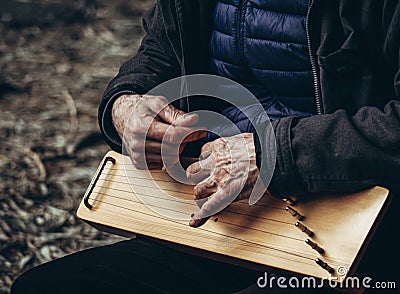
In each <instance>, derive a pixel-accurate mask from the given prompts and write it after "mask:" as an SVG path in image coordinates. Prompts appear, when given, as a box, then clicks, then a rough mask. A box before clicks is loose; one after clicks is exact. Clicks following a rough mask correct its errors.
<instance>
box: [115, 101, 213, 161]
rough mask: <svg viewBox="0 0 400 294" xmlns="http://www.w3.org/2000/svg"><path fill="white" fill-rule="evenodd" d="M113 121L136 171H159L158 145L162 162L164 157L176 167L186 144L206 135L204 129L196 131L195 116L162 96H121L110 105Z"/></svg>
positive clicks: (196, 119) (196, 116)
mask: <svg viewBox="0 0 400 294" xmlns="http://www.w3.org/2000/svg"><path fill="white" fill-rule="evenodd" d="M112 118H113V122H114V126H115V129H116V130H117V132H118V134H119V136H120V137H121V138H122V140H123V143H124V145H125V147H126V149H127V151H128V153H129V155H130V157H131V159H132V162H133V164H134V166H135V167H136V168H138V169H147V168H149V169H160V168H161V167H162V165H163V164H164V163H163V161H162V157H161V145H163V146H162V149H163V156H164V159H165V158H166V157H167V158H168V162H169V164H175V163H178V161H179V155H180V154H181V152H182V151H183V149H184V147H185V143H188V142H193V141H197V140H199V139H201V138H204V137H205V136H206V135H207V131H206V130H205V129H201V130H199V128H198V127H197V128H195V125H196V124H197V122H198V120H199V117H198V115H197V114H186V113H185V112H183V111H181V110H178V109H176V108H175V107H174V106H172V105H170V104H168V101H167V99H166V98H165V97H163V96H151V95H122V96H120V97H118V98H117V100H116V101H115V103H114V105H113V109H112ZM196 130H197V131H196ZM182 139H183V140H182ZM181 143H182V144H181ZM144 151H145V152H144Z"/></svg>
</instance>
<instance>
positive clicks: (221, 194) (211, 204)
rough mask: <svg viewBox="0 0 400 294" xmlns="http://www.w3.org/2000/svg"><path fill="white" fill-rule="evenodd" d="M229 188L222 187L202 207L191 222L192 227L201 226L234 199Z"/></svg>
mask: <svg viewBox="0 0 400 294" xmlns="http://www.w3.org/2000/svg"><path fill="white" fill-rule="evenodd" d="M229 196H230V195H229V192H228V190H225V189H221V190H219V191H218V192H217V193H215V195H214V196H212V197H210V198H209V199H208V200H207V201H206V202H205V203H204V204H203V205H202V207H201V208H200V211H199V212H198V213H197V214H195V215H194V216H193V217H192V219H191V220H190V222H189V225H190V226H191V227H195V228H197V227H199V226H201V225H203V224H204V223H205V222H206V221H207V219H208V218H210V217H211V216H213V215H214V214H216V213H218V212H220V211H221V210H223V209H224V208H226V207H227V206H228V205H229V204H230V203H231V202H232V201H231V199H230V198H232V197H229Z"/></svg>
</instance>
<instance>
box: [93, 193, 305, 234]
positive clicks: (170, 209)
mask: <svg viewBox="0 0 400 294" xmlns="http://www.w3.org/2000/svg"><path fill="white" fill-rule="evenodd" d="M112 190H115V191H120V190H117V189H112ZM96 193H98V194H101V195H104V196H108V197H112V198H117V199H121V200H125V201H131V202H134V203H139V204H142V205H143V203H142V202H141V201H135V200H130V199H126V198H123V197H119V196H115V195H109V194H105V193H102V192H96ZM146 206H148V207H150V208H152V207H155V208H160V209H164V210H168V211H173V212H178V213H181V214H183V215H184V216H187V215H186V214H185V213H184V212H182V211H179V210H176V209H173V208H167V207H163V206H158V205H154V204H146ZM246 216H249V215H246ZM219 222H220V223H224V224H227V225H231V226H235V227H238V228H244V229H249V230H252V231H257V232H261V233H264V234H270V235H275V236H279V237H282V238H288V239H292V240H296V241H300V242H304V240H302V239H299V238H295V237H291V236H286V235H282V234H278V233H274V232H270V231H265V230H261V229H257V228H253V227H246V226H242V225H238V224H234V223H230V222H226V221H222V220H219Z"/></svg>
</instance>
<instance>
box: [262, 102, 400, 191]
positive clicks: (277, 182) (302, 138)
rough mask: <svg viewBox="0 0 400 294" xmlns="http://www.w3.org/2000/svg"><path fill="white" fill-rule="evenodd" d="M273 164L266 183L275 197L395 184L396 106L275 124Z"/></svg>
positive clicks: (399, 140)
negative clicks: (351, 114)
mask: <svg viewBox="0 0 400 294" xmlns="http://www.w3.org/2000/svg"><path fill="white" fill-rule="evenodd" d="M273 127H274V131H275V138H276V142H277V161H276V167H275V172H274V175H273V178H272V181H271V183H270V186H269V189H270V191H271V193H273V194H274V195H278V196H284V195H286V196H289V195H301V194H305V193H318V192H324V191H332V192H348V191H355V190H360V189H365V188H368V187H371V186H375V185H382V186H386V187H388V188H391V187H392V186H393V185H395V184H396V182H397V181H398V180H399V170H400V101H398V100H393V101H391V102H389V103H388V104H387V105H386V106H385V108H384V109H383V110H380V109H378V108H375V107H363V108H361V109H360V110H359V111H358V112H357V113H356V114H355V115H354V116H349V115H348V114H347V113H346V112H345V111H344V110H339V111H336V112H335V113H333V114H325V115H319V116H313V117H310V118H303V119H299V118H294V117H288V118H284V119H281V120H278V121H275V122H273Z"/></svg>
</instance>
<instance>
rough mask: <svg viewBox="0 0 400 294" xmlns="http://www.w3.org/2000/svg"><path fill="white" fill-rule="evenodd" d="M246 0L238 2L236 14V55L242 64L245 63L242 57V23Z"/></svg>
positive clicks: (243, 56) (244, 58)
mask: <svg viewBox="0 0 400 294" xmlns="http://www.w3.org/2000/svg"><path fill="white" fill-rule="evenodd" d="M246 6H247V0H239V5H238V11H237V14H236V17H237V20H236V24H237V26H236V55H237V56H238V58H239V60H241V61H242V62H245V61H246V57H245V55H244V22H245V15H246V8H247V7H246Z"/></svg>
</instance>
